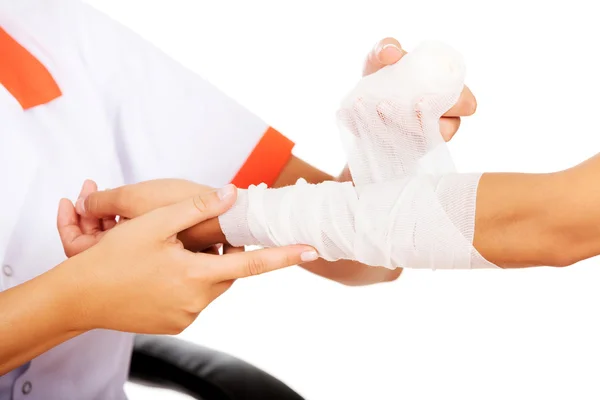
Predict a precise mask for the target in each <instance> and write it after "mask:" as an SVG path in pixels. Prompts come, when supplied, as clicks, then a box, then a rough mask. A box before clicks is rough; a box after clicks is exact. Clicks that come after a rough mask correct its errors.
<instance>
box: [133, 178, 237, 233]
mask: <svg viewBox="0 0 600 400" xmlns="http://www.w3.org/2000/svg"><path fill="white" fill-rule="evenodd" d="M236 198H237V188H236V187H235V186H234V185H231V184H230V185H226V186H224V187H223V188H221V189H219V190H215V191H211V192H207V193H204V194H201V195H197V196H194V197H190V198H188V199H185V200H183V201H180V202H178V203H175V204H171V205H168V206H164V207H160V208H157V209H156V210H153V211H150V212H148V213H146V214H144V215H141V216H139V217H137V218H135V219H133V220H131V221H129V222H128V223H127V224H124V225H123V227H124V228H126V229H127V230H128V231H129V232H128V234H129V233H134V232H133V230H135V233H134V234H135V235H141V236H144V235H147V234H150V235H158V237H159V238H160V239H168V238H170V237H172V236H173V235H176V234H178V233H179V232H181V231H183V230H186V229H188V228H190V227H192V226H194V225H197V224H199V223H201V222H203V221H206V220H208V219H212V218H215V217H218V216H220V215H221V214H223V213H225V212H226V211H227V210H229V209H230V208H231V206H232V205H233V204H234V203H235V200H236Z"/></svg>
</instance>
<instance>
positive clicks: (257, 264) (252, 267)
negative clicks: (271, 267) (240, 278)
mask: <svg viewBox="0 0 600 400" xmlns="http://www.w3.org/2000/svg"><path fill="white" fill-rule="evenodd" d="M265 270H266V263H265V261H264V260H263V259H262V258H259V257H252V258H250V259H248V261H247V263H246V271H247V273H248V276H256V275H261V274H263V273H264V272H265Z"/></svg>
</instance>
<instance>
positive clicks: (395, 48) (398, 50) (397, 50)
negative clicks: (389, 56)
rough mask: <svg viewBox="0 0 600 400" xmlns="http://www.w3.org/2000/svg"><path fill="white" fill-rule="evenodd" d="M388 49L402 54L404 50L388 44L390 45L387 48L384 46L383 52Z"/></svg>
mask: <svg viewBox="0 0 600 400" xmlns="http://www.w3.org/2000/svg"><path fill="white" fill-rule="evenodd" d="M386 49H393V50H394V51H396V52H398V53H400V54H402V49H401V48H400V47H398V46H396V45H395V44H393V43H388V44H386V45H385V46H383V47H382V48H381V51H384V50H386Z"/></svg>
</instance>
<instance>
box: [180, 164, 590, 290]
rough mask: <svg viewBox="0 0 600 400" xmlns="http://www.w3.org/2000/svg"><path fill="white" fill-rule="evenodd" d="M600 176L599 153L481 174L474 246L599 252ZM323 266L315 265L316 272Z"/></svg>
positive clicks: (213, 231) (541, 258)
mask: <svg viewBox="0 0 600 400" xmlns="http://www.w3.org/2000/svg"><path fill="white" fill-rule="evenodd" d="M598 175H600V158H599V157H594V158H593V159H590V160H588V161H586V162H585V163H583V164H581V165H578V166H577V167H575V168H572V169H569V170H566V171H562V172H558V173H551V174H519V173H489V174H484V175H483V176H482V178H481V180H480V182H479V187H478V192H477V209H476V218H475V235H474V243H473V244H474V247H475V248H476V249H477V250H478V251H479V252H480V253H481V254H482V256H483V257H484V258H486V259H487V260H488V261H490V262H492V263H494V264H496V265H498V266H501V267H529V266H544V265H548V266H563V265H570V264H573V263H575V262H577V261H580V260H583V259H586V258H589V257H592V256H595V255H597V254H600V208H599V207H598V206H597V205H598V204H600V188H597V187H596V185H595V184H594V182H595V181H596V179H597V176H598ZM597 209H599V211H596V210H597ZM186 237H187V242H188V243H186V244H189V243H192V242H194V244H195V245H196V246H203V245H205V244H210V242H212V243H214V242H219V241H224V240H225V237H224V235H223V233H222V231H221V229H220V226H219V224H218V221H216V220H214V221H212V222H211V224H210V225H204V226H199V227H197V228H194V229H192V230H190V231H189V232H188V233H187V235H186V236H184V238H186ZM185 242H186V241H185V240H184V243H185ZM202 242H206V243H202ZM344 264H345V265H346V266H347V267H348V268H352V267H353V265H352V264H350V263H347V262H345V263H344ZM327 266H328V264H325V263H324V262H323V261H321V262H319V263H315V267H316V268H317V269H318V271H316V272H317V273H320V272H321V270H322V269H323V268H326V267H327ZM330 266H331V268H332V270H331V273H332V274H333V275H332V276H328V277H329V278H331V279H335V280H342V281H343V278H344V277H343V276H342V277H341V279H337V275H338V274H337V273H336V268H335V267H334V266H333V264H330ZM356 267H357V268H359V264H356ZM307 269H308V270H311V265H310V264H309V265H307ZM359 269H360V268H359ZM359 272H360V271H359ZM381 273H382V274H384V275H385V276H381V277H379V276H377V277H372V279H370V278H369V279H367V281H366V282H364V283H374V282H376V281H382V280H383V281H385V280H392V279H394V278H395V277H396V276H397V275H399V271H396V272H393V271H385V270H381ZM355 275H357V276H359V275H360V274H359V273H357V274H355ZM359 277H360V276H359ZM370 280H372V281H373V282H370ZM359 281H360V282H361V283H362V281H363V280H362V279H360V280H359ZM346 283H352V282H346Z"/></svg>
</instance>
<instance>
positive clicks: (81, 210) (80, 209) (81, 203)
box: [75, 197, 85, 215]
mask: <svg viewBox="0 0 600 400" xmlns="http://www.w3.org/2000/svg"><path fill="white" fill-rule="evenodd" d="M75 210H76V211H77V213H78V214H80V215H83V214H85V197H80V198H78V199H77V201H76V202H75Z"/></svg>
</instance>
